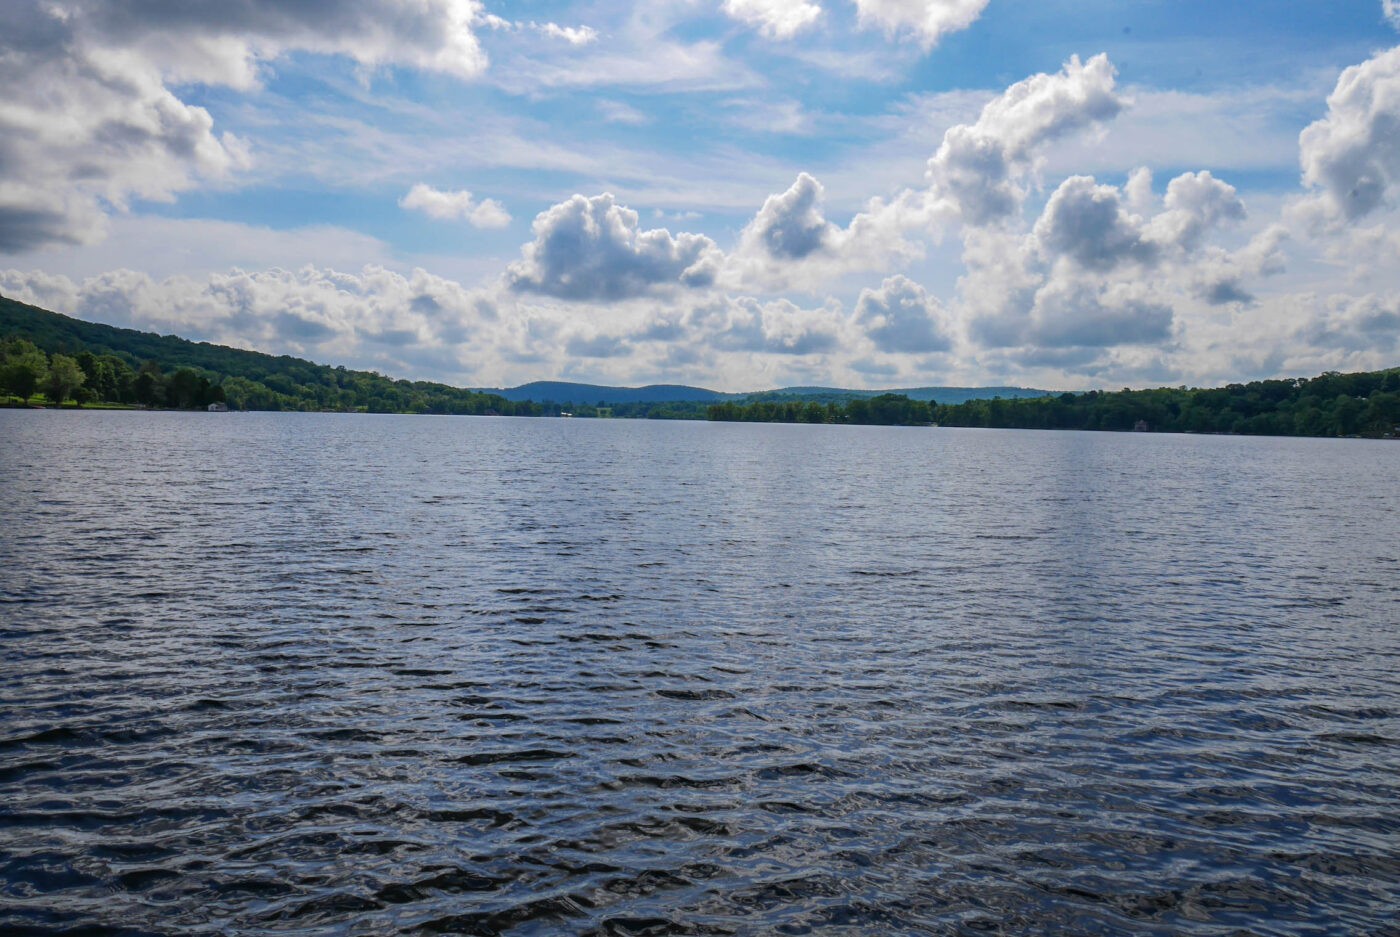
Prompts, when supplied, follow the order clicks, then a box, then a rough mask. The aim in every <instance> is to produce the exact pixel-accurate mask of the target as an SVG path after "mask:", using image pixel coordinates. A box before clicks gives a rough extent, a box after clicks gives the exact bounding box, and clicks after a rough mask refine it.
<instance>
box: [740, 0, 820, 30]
mask: <svg viewBox="0 0 1400 937" xmlns="http://www.w3.org/2000/svg"><path fill="white" fill-rule="evenodd" d="M724 12H726V13H728V14H729V15H730V16H732V17H734V18H735V19H736V20H739V21H741V22H744V23H747V24H749V25H750V26H757V27H758V28H759V31H760V32H762V33H763V34H764V35H765V36H769V37H771V38H774V39H790V38H792V37H793V36H795V35H796V34H797V33H799V32H801V31H802V30H804V29H806V28H807V27H809V26H811V25H812V24H813V23H815V22H816V21H817V20H818V19H820V18H821V15H822V8H821V7H820V6H818V5H817V4H815V3H809V2H807V0H724Z"/></svg>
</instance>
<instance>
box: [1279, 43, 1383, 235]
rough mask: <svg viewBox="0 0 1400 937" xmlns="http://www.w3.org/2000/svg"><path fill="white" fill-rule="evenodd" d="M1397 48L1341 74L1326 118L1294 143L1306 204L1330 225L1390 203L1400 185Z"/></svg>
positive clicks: (1358, 216) (1351, 220)
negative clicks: (1307, 190) (1309, 192)
mask: <svg viewBox="0 0 1400 937" xmlns="http://www.w3.org/2000/svg"><path fill="white" fill-rule="evenodd" d="M1397 139H1400V46H1397V47H1396V48H1394V49H1391V50H1390V51H1388V52H1383V53H1381V54H1379V55H1377V56H1375V57H1374V58H1372V59H1370V60H1368V61H1366V62H1364V63H1362V64H1360V65H1354V66H1352V67H1351V68H1348V69H1346V70H1345V71H1343V72H1342V74H1341V77H1340V78H1338V79H1337V86H1336V88H1335V89H1334V90H1333V91H1332V93H1331V94H1330V95H1329V96H1328V98H1327V115H1326V116H1325V117H1323V118H1322V119H1321V120H1319V121H1317V122H1316V123H1313V124H1312V125H1311V126H1309V127H1308V128H1307V129H1305V130H1304V131H1303V132H1302V134H1301V136H1300V137H1299V139H1298V143H1299V150H1300V158H1301V162H1302V167H1303V182H1304V184H1305V185H1307V186H1309V187H1311V188H1312V189H1314V190H1315V193H1316V195H1315V198H1314V200H1313V201H1312V203H1311V206H1310V207H1312V208H1313V209H1314V210H1315V211H1317V212H1319V213H1320V214H1321V216H1322V219H1323V220H1325V221H1328V222H1332V223H1338V222H1354V221H1356V220H1358V219H1360V218H1363V217H1365V216H1366V215H1369V214H1371V213H1372V212H1374V211H1376V210H1377V209H1379V208H1381V207H1383V206H1386V205H1391V204H1393V203H1394V196H1395V189H1396V186H1397V185H1400V145H1397V144H1396V140H1397Z"/></svg>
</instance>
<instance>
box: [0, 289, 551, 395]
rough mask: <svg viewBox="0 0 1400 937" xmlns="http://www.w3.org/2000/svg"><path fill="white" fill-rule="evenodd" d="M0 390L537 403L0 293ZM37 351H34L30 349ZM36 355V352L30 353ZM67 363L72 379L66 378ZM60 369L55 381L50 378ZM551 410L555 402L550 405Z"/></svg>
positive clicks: (16, 391) (18, 393) (20, 393)
mask: <svg viewBox="0 0 1400 937" xmlns="http://www.w3.org/2000/svg"><path fill="white" fill-rule="evenodd" d="M0 343H2V344H0V394H8V395H10V396H11V397H12V398H14V397H23V398H25V399H28V398H29V397H30V396H31V395H32V394H34V393H35V392H36V391H38V392H42V393H44V394H45V397H46V398H47V400H48V402H50V403H52V402H55V401H54V399H53V397H54V394H52V393H50V391H54V392H56V393H57V392H62V391H66V393H65V395H64V396H63V397H62V398H61V399H63V400H68V399H72V400H76V401H78V402H80V403H94V402H108V403H121V404H134V405H141V406H158V407H176V408H190V407H205V406H207V405H208V404H210V403H214V402H225V403H227V405H228V406H229V407H230V408H232V409H237V410H345V411H356V410H361V411H368V412H371V413H476V414H481V413H499V414H511V415H518V416H537V415H541V414H543V413H545V412H546V409H545V408H544V407H541V406H540V405H538V404H534V403H530V402H528V401H526V402H517V401H510V400H506V399H505V398H504V397H501V396H500V395H497V394H486V393H481V392H479V391H473V390H463V389H461V388H458V387H450V386H448V385H446V384H435V383H430V382H427V381H396V380H392V379H391V378H387V377H384V376H383V375H380V374H376V373H374V372H372V371H351V370H347V369H346V368H333V367H328V366H326V365H320V364H314V363H312V362H310V361H305V360H303V359H301V358H292V357H289V356H287V355H281V356H275V355H266V354H262V353H261V352H256V351H243V350H241V349H237V348H228V347H226V346H223V345H210V344H208V343H206V342H191V341H186V340H185V339H183V338H176V337H175V336H173V335H166V336H161V335H155V334H152V333H150V332H138V331H136V330H135V329H122V328H116V327H114V326H110V325H101V324H98V323H95V322H84V321H82V320H80V319H73V318H70V317H68V316H63V315H59V314H58V313H55V312H49V311H47V310H45V309H40V308H38V307H36V306H30V305H26V304H25V303H20V302H16V301H14V300H12V299H7V298H5V297H0ZM36 353H37V355H36ZM40 358H42V359H43V360H42V361H41V360H39V359H40ZM70 362H72V363H73V364H76V365H77V367H78V369H79V372H80V373H81V378H75V376H74V374H73V373H72V369H71V367H70ZM56 374H61V375H62V376H63V377H64V380H63V381H61V382H60V383H59V384H57V385H55V384H54V383H53V379H54V376H55V375H56ZM556 409H557V408H556Z"/></svg>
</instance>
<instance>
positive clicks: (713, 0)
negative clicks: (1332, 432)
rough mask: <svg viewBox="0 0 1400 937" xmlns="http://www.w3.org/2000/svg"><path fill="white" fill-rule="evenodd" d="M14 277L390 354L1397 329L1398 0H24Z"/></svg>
mask: <svg viewBox="0 0 1400 937" xmlns="http://www.w3.org/2000/svg"><path fill="white" fill-rule="evenodd" d="M0 293H3V294H4V295H6V296H9V297H12V298H15V299H20V300H23V301H26V302H31V303H34V304H36V305H39V306H43V307H45V308H48V309H53V310H55V311H58V312H62V313H65V314H68V315H74V316H77V317H79V318H82V319H87V320H91V321H97V322H105V323H109V324H113V325H120V326H127V327H134V328H140V329H145V330H150V331H157V332H160V333H162V334H176V335H180V336H182V337H186V338H191V339H195V340H204V341H214V342H219V343H223V344H229V345H234V346H237V347H243V348H252V349H256V350H260V351H267V352H273V353H277V354H293V355H298V356H301V357H305V358H309V359H311V360H314V361H317V362H321V363H326V364H336V365H345V366H348V367H355V368H366V369H372V370H376V371H379V372H381V373H384V374H388V375H390V376H393V377H408V378H414V379H429V380H441V381H446V382H449V383H453V384H457V385H462V386H479V387H499V386H510V385H514V384H519V383H523V382H526V381H531V380H574V381H587V382H598V383H608V384H625V385H639V384H646V383H659V382H666V383H688V384H697V385H701V386H706V387H711V388H715V389H720V390H731V391H743V390H758V389H765V388H770V387H779V386H787V385H795V384H803V385H810V384H820V385H830V386H843V387H866V388H883V387H910V386H923V385H968V386H972V385H990V384H995V385H1021V386H1031V387H1043V388H1050V389H1058V390H1079V389H1088V388H1096V387H1097V388H1111V389H1117V388H1119V387H1129V386H1130V387H1145V386H1161V385H1172V386H1176V385H1191V386H1211V385H1218V384H1223V383H1228V382H1232V381H1245V380H1253V379H1259V378H1266V377H1306V376H1313V375H1316V374H1318V373H1320V372H1322V371H1326V370H1342V371H1347V370H1369V369H1377V368H1383V367H1394V366H1397V365H1400V0H1329V2H1321V0H1267V2H1265V0H1232V2H1229V3H1220V2H1218V0H1214V2H1201V0H1120V2H1113V3H1110V2H1106V0H1038V2H1036V3H1026V2H1016V3H1012V2H1009V0H653V2H649V3H640V4H627V3H620V2H612V0H594V2H574V3H568V2H545V0H520V2H514V3H506V2H500V0H237V2H230V0H7V2H5V3H3V4H0Z"/></svg>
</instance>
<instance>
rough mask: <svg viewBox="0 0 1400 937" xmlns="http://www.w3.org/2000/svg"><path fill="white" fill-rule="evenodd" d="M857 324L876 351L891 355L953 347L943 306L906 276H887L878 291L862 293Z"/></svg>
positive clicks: (921, 352)
mask: <svg viewBox="0 0 1400 937" xmlns="http://www.w3.org/2000/svg"><path fill="white" fill-rule="evenodd" d="M855 322H856V324H857V325H858V326H860V327H861V328H862V329H864V331H865V333H866V334H867V335H868V336H870V340H871V341H872V342H874V343H875V347H876V348H878V349H880V350H881V351H884V352H889V353H891V354H927V353H929V352H935V351H947V350H948V349H949V348H951V347H952V339H951V337H950V336H949V332H948V324H947V316H946V313H945V312H944V310H943V307H942V305H941V304H940V303H939V302H938V300H937V299H935V298H934V297H932V296H930V295H928V293H927V292H926V291H925V290H924V288H923V287H922V286H920V285H919V284H917V283H915V282H914V281H913V280H910V279H908V278H907V277H904V276H899V275H896V276H892V277H888V278H887V279H886V280H885V281H884V282H883V283H881V284H880V288H879V289H874V290H872V289H865V290H861V292H860V298H859V299H857V300H856V308H855Z"/></svg>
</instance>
